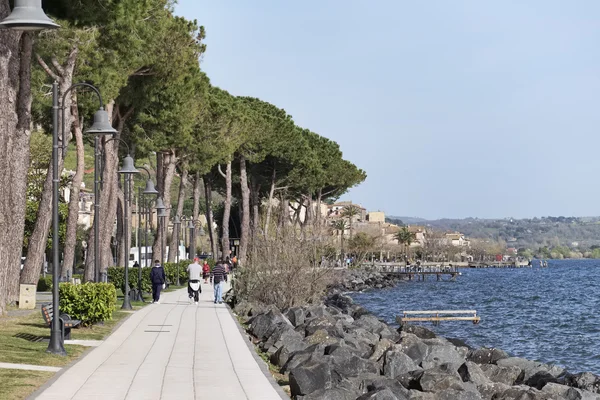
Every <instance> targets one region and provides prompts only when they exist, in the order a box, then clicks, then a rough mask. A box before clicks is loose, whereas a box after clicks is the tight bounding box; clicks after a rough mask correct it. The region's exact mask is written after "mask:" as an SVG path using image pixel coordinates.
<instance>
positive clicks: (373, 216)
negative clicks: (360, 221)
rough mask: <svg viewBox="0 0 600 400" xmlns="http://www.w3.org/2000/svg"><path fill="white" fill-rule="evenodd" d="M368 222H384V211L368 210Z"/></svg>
mask: <svg viewBox="0 0 600 400" xmlns="http://www.w3.org/2000/svg"><path fill="white" fill-rule="evenodd" d="M367 221H369V222H385V213H384V212H383V211H370V212H369V213H368V214H367Z"/></svg>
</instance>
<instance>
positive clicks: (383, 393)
mask: <svg viewBox="0 0 600 400" xmlns="http://www.w3.org/2000/svg"><path fill="white" fill-rule="evenodd" d="M403 399H407V397H404V398H403ZM356 400H402V399H399V398H398V397H396V395H395V394H394V393H393V392H392V391H391V390H390V389H388V388H379V389H375V390H373V391H371V392H369V393H366V394H363V395H362V396H360V397H359V398H357V399H356Z"/></svg>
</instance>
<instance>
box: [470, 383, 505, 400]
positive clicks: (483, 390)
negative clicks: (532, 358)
mask: <svg viewBox="0 0 600 400" xmlns="http://www.w3.org/2000/svg"><path fill="white" fill-rule="evenodd" d="M477 389H478V390H479V393H480V394H481V397H483V398H484V399H486V400H492V399H497V398H498V397H499V396H501V395H502V393H504V392H505V391H507V390H508V389H510V386H509V385H506V384H504V383H496V382H491V383H488V384H485V385H481V386H479V387H478V388H477Z"/></svg>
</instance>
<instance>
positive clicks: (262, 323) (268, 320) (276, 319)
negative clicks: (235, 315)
mask: <svg viewBox="0 0 600 400" xmlns="http://www.w3.org/2000/svg"><path fill="white" fill-rule="evenodd" d="M279 324H287V325H289V326H290V327H293V325H292V323H291V322H290V321H289V320H288V319H287V318H286V317H285V316H284V315H283V314H282V313H281V311H279V310H278V309H277V308H276V307H271V308H270V309H269V311H268V312H266V313H264V314H259V315H257V316H256V317H254V318H252V320H251V322H250V332H251V333H252V334H253V335H254V336H256V337H257V338H258V339H260V340H264V339H268V338H269V336H271V334H272V333H273V331H274V330H275V329H277V327H278V325H279Z"/></svg>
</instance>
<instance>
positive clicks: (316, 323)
mask: <svg viewBox="0 0 600 400" xmlns="http://www.w3.org/2000/svg"><path fill="white" fill-rule="evenodd" d="M335 323H336V321H335V320H332V319H329V318H325V317H316V318H313V319H311V320H310V321H308V322H307V323H306V325H305V327H304V332H305V335H306V336H310V335H312V334H313V333H315V332H316V331H318V330H324V331H326V332H327V333H329V334H330V335H332V336H343V332H338V329H337V327H336V326H335Z"/></svg>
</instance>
